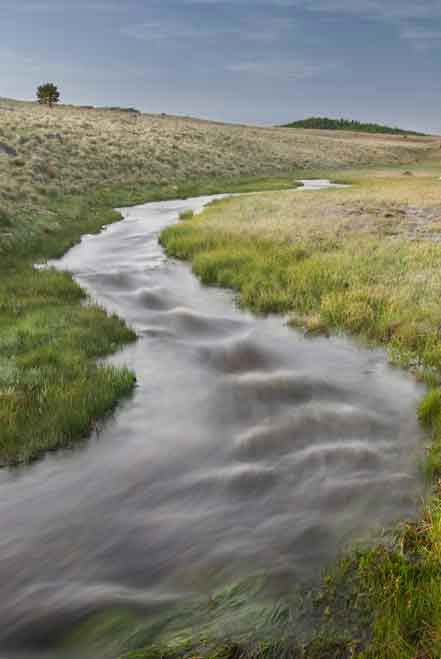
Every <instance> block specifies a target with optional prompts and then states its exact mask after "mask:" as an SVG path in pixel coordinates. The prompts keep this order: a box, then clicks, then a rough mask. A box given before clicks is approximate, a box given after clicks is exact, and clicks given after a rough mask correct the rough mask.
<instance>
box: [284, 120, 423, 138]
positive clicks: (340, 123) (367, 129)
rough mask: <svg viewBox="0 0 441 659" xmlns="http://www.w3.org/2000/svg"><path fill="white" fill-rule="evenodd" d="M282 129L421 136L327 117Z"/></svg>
mask: <svg viewBox="0 0 441 659" xmlns="http://www.w3.org/2000/svg"><path fill="white" fill-rule="evenodd" d="M282 128H318V129H322V130H353V131H358V132H362V133H387V134H389V135H423V133H417V132H415V131H411V130H402V129H401V128H395V127H392V126H383V125H382V124H373V123H362V122H360V121H354V120H352V119H330V118H329V117H309V118H308V119H303V120H301V121H293V122H292V123H290V124H285V125H284V126H282Z"/></svg>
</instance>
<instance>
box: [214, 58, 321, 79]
mask: <svg viewBox="0 0 441 659" xmlns="http://www.w3.org/2000/svg"><path fill="white" fill-rule="evenodd" d="M226 69H227V71H230V72H231V73H237V74H246V75H247V76H250V75H252V76H259V77H269V78H278V79H283V80H305V79H307V78H312V77H315V76H317V75H320V74H322V73H323V72H324V71H325V70H327V69H329V65H319V64H312V63H307V62H302V61H287V60H274V59H273V60H250V61H244V62H236V63H233V64H228V65H227V67H226Z"/></svg>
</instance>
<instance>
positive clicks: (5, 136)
mask: <svg viewBox="0 0 441 659" xmlns="http://www.w3.org/2000/svg"><path fill="white" fill-rule="evenodd" d="M330 133H331V134H325V133H324V132H318V133H317V132H311V131H302V130H292V129H281V128H257V127H249V126H239V125H237V126H233V125H226V124H220V123H214V122H208V121H200V120H194V119H189V118H178V117H170V116H161V115H141V114H136V113H130V112H124V111H110V110H94V109H84V108H77V107H69V106H60V107H57V108H54V109H52V110H50V109H48V108H45V107H41V106H39V105H36V104H33V103H24V102H16V101H8V100H1V99H0V235H1V232H5V231H6V232H7V227H5V226H3V227H2V221H1V215H2V214H3V215H4V216H8V217H9V216H10V215H11V214H15V213H16V212H17V209H20V210H21V211H23V212H27V213H41V212H43V211H45V209H46V208H47V204H46V200H47V197H48V195H49V196H50V195H51V194H60V193H76V192H83V191H86V190H88V191H90V190H93V189H96V188H97V187H102V186H110V185H116V186H121V185H125V186H127V185H130V184H134V185H135V184H139V183H140V182H142V183H143V184H156V185H157V184H160V185H161V184H166V183H170V182H179V181H184V180H185V181H188V180H189V179H201V178H209V177H213V176H216V177H227V178H234V177H239V176H244V175H245V176H255V175H272V176H274V175H277V174H278V173H287V172H291V171H293V170H297V169H310V168H330V167H331V168H333V167H338V166H339V167H342V166H344V167H346V166H357V167H359V166H367V165H371V164H375V163H377V164H379V163H382V164H385V165H388V164H389V165H391V164H392V165H393V164H399V163H403V164H404V163H413V162H415V161H417V160H419V159H421V158H425V157H427V155H428V152H429V151H431V150H433V149H434V147H435V146H436V147H437V148H439V139H436V138H420V137H409V138H407V139H406V138H404V137H396V136H390V137H387V136H371V135H370V136H366V135H358V134H350V135H348V134H339V135H335V133H332V131H330ZM2 145H3V149H2ZM4 147H6V150H7V151H8V153H5V148H4ZM11 149H13V150H14V152H15V153H16V155H11V153H14V152H11ZM8 154H9V155H8ZM3 224H5V222H3ZM0 240H1V237H0Z"/></svg>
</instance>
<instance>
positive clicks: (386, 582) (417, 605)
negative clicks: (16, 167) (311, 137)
mask: <svg viewBox="0 0 441 659" xmlns="http://www.w3.org/2000/svg"><path fill="white" fill-rule="evenodd" d="M437 186H438V187H437ZM435 188H436V189H435ZM438 188H439V182H437V181H435V180H434V179H431V180H429V181H428V180H421V181H417V180H416V181H413V182H412V184H410V183H407V184H404V183H402V182H400V181H389V182H387V181H385V180H381V181H378V182H375V181H367V182H365V183H364V184H363V183H360V189H359V190H357V189H352V190H347V191H344V190H340V191H329V192H325V193H320V195H316V196H315V197H314V199H312V198H310V199H309V200H305V197H304V194H306V193H304V194H303V193H302V195H300V197H299V198H298V197H297V196H296V195H294V196H293V195H288V194H287V193H280V194H279V195H278V196H277V197H276V196H274V195H273V196H271V195H270V196H268V197H265V196H264V198H262V200H261V201H260V203H258V202H257V199H256V198H248V199H247V198H242V199H229V200H225V201H222V202H220V203H217V204H216V205H215V206H212V207H210V208H208V209H207V210H206V211H204V213H203V214H202V215H200V216H197V217H195V218H193V219H189V220H188V221H186V222H185V223H182V224H180V225H176V226H172V227H169V228H167V229H166V230H165V231H164V232H163V233H162V235H161V241H162V243H163V245H164V246H165V248H166V250H167V252H168V254H170V255H171V256H175V257H177V258H183V259H188V260H190V261H191V263H192V266H193V270H194V272H195V274H197V275H198V276H199V277H200V278H201V280H202V281H203V282H204V283H206V284H208V285H216V286H224V287H229V288H231V289H233V290H234V291H236V294H237V300H238V303H239V304H240V305H244V306H246V307H248V308H250V309H252V310H254V311H255V312H257V313H269V312H280V313H291V314H292V323H293V325H295V326H299V325H305V326H306V327H307V328H308V329H311V330H312V331H315V330H317V331H321V332H323V331H329V330H333V331H336V332H339V331H344V332H350V333H351V334H353V335H356V336H360V337H362V338H363V339H364V340H367V341H369V342H373V343H375V344H382V345H384V346H385V347H386V348H387V349H388V350H389V353H390V356H391V358H392V359H393V360H394V361H395V362H397V363H399V364H401V365H405V366H407V367H409V368H411V369H412V370H413V371H414V372H415V373H416V374H417V375H418V376H419V377H421V378H423V379H424V380H425V382H427V384H428V386H429V391H428V393H427V395H426V396H425V398H424V399H423V401H422V402H421V406H420V409H419V417H420V420H421V423H422V424H423V425H424V426H425V427H426V428H427V429H428V432H430V433H431V434H432V439H433V442H432V446H431V448H430V450H429V451H428V457H427V471H428V473H429V474H430V476H431V478H432V479H433V483H434V490H435V491H434V496H433V497H432V498H431V499H430V501H428V502H427V504H426V507H425V512H424V515H423V517H422V519H421V520H419V521H418V522H417V523H414V524H408V525H407V526H406V527H405V530H404V532H400V533H399V534H398V537H397V540H396V543H394V544H393V546H380V547H377V548H375V549H373V550H370V551H365V552H361V553H360V554H358V556H357V559H356V566H355V568H354V571H355V579H356V583H357V591H358V593H359V595H360V596H361V597H362V598H363V601H364V603H365V608H366V610H368V611H369V612H370V613H371V615H372V617H373V626H372V630H373V631H372V639H371V642H370V643H369V644H368V645H367V646H366V647H365V649H364V650H363V652H361V653H360V654H359V656H360V657H363V658H364V659H374V658H376V659H377V658H379V659H414V658H416V657H421V658H422V657H424V658H430V659H435V658H436V659H438V658H439V657H440V656H441V578H440V575H441V496H440V495H441V487H440V486H441V388H440V386H439V385H440V381H441V377H440V376H441V334H440V327H441V311H440V306H439V300H440V296H441V277H440V275H439V273H440V272H441V245H440V244H438V243H436V242H433V240H432V238H431V237H432V235H436V234H434V231H433V224H430V222H432V219H430V218H431V217H432V216H431V215H430V211H431V206H430V204H431V203H432V204H435V203H438V202H436V200H435V197H436V190H438ZM284 194H285V195H286V196H285V197H284V196H283V195H284ZM420 197H421V199H420ZM416 203H418V206H419V207H420V208H422V209H423V210H424V207H425V206H426V211H427V213H428V217H429V220H430V221H428V222H429V223H428V225H427V226H428V227H429V229H430V232H429V233H428V234H427V236H428V237H426V234H422V237H423V239H420V240H408V239H406V237H405V234H404V232H405V231H407V224H406V223H403V224H401V223H402V222H403V220H402V215H401V212H402V210H401V209H402V208H404V211H403V212H407V211H406V209H407V207H408V206H409V207H411V208H413V204H416ZM366 204H370V206H368V207H366ZM305 208H307V209H308V208H309V213H310V215H307V214H306V215H305V214H303V215H302V213H304V211H305ZM354 208H356V209H357V212H356V213H354V214H353V215H350V214H349V213H348V210H349V211H350V212H351V213H352V210H353V209H354ZM347 209H348V210H347ZM371 209H372V210H371ZM395 209H397V210H396V211H395ZM315 213H317V215H315ZM362 213H364V214H365V215H366V219H365V220H364V221H363V224H362V225H360V224H355V225H354V224H353V222H355V221H358V218H359V216H360V215H361V214H362ZM283 214H284V215H283ZM333 214H335V215H336V217H339V218H340V223H339V224H338V223H336V222H333V221H332V220H331V219H330V218H331V217H332V215H333ZM348 216H349V218H350V219H349V220H348ZM283 217H285V220H284V221H282V220H283ZM352 217H353V218H354V220H353V219H352ZM383 217H385V218H386V219H387V221H388V224H387V225H386V226H387V227H388V230H387V231H385V224H384V222H383ZM435 221H436V220H433V222H435ZM391 223H392V224H393V223H394V224H393V226H392V228H393V232H392V237H389V226H391ZM367 228H368V230H367ZM400 232H402V236H401V237H400ZM424 238H425V239H424ZM343 581H344V580H343ZM339 587H340V588H341V587H344V583H340V586H339ZM239 656H241V655H239ZM324 656H328V655H326V654H325V655H324ZM329 656H332V654H331V655H329ZM337 656H338V655H337ZM341 656H345V655H344V654H342V655H341Z"/></svg>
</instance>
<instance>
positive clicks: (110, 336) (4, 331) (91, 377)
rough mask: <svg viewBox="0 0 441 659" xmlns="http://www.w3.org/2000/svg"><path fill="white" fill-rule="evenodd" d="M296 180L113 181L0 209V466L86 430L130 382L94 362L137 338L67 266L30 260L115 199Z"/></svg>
mask: <svg viewBox="0 0 441 659" xmlns="http://www.w3.org/2000/svg"><path fill="white" fill-rule="evenodd" d="M296 185H297V184H296V183H295V181H294V179H293V178H292V177H290V176H289V177H285V178H282V177H264V178H262V177H261V178H256V179H252V178H244V179H239V180H234V181H232V180H230V179H223V178H213V179H208V180H200V181H187V182H185V183H181V184H175V183H172V184H169V185H166V186H158V185H149V184H147V185H146V184H143V185H137V186H136V185H130V186H129V185H127V186H120V187H116V186H115V187H113V188H101V189H98V190H96V191H94V192H90V193H83V194H81V195H80V194H71V195H66V194H65V195H63V194H58V193H57V194H53V195H51V196H50V197H48V198H47V200H46V204H47V210H46V212H45V213H44V214H42V215H41V216H36V217H33V216H30V217H27V216H26V214H23V213H21V212H20V209H17V213H16V214H15V215H13V214H11V215H9V214H6V213H3V214H2V215H0V259H1V260H0V466H6V465H15V464H19V463H23V462H30V461H31V460H33V459H35V458H37V457H39V456H41V455H42V454H43V453H44V452H45V451H48V450H54V449H57V448H60V447H63V446H69V445H71V444H72V443H73V442H74V441H76V440H77V439H80V438H82V437H85V436H87V435H88V434H90V432H91V430H93V428H94V427H95V425H96V424H97V423H98V422H99V421H100V419H101V418H102V417H103V416H105V415H106V414H107V413H108V412H110V411H112V409H113V408H114V406H115V404H116V403H117V401H118V400H120V399H121V398H122V397H124V396H126V395H129V394H130V392H131V391H132V390H133V388H134V386H135V375H134V373H131V372H128V371H127V370H125V369H116V368H110V367H108V366H104V365H102V364H97V358H101V357H104V356H106V355H109V354H111V353H113V352H115V351H117V350H119V349H120V348H121V347H122V346H123V345H125V344H126V343H128V342H130V341H134V340H135V339H136V336H135V334H134V333H133V332H132V330H130V329H129V328H127V327H126V326H125V325H124V323H123V322H122V321H121V320H120V319H118V318H117V317H116V316H110V317H109V316H108V315H107V314H106V313H105V312H104V311H103V310H102V309H99V308H97V307H96V306H92V305H90V304H89V303H87V304H85V302H87V299H86V296H85V294H84V292H83V291H82V290H81V289H80V287H79V286H77V284H75V282H74V281H73V280H72V278H71V276H70V275H68V274H66V273H60V272H57V271H55V270H51V269H49V270H46V269H43V270H41V269H39V270H36V269H35V267H34V264H35V263H36V262H41V263H44V262H45V261H47V260H48V259H50V258H56V257H59V256H61V255H62V254H63V253H64V252H65V251H66V249H68V248H69V247H70V246H71V245H73V244H74V243H75V242H76V241H78V239H79V238H80V237H81V235H82V234H85V233H93V232H96V231H99V229H100V228H101V227H102V226H103V225H104V224H109V223H111V222H114V221H116V220H118V219H119V218H120V215H119V214H118V213H116V212H114V211H113V210H112V208H114V207H118V206H125V205H130V204H135V203H141V202H145V201H148V200H151V201H154V200H159V199H167V198H169V199H172V198H177V197H180V198H182V197H190V196H198V195H200V194H212V193H213V194H214V193H216V192H220V191H224V190H231V191H232V192H236V191H241V190H246V191H248V190H249V189H253V188H254V189H255V190H268V189H275V188H277V187H281V188H285V189H286V188H290V187H293V186H296ZM2 228H6V230H7V233H6V234H3V236H4V240H3V242H1V236H2V234H1V230H2ZM5 236H6V237H5Z"/></svg>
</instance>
